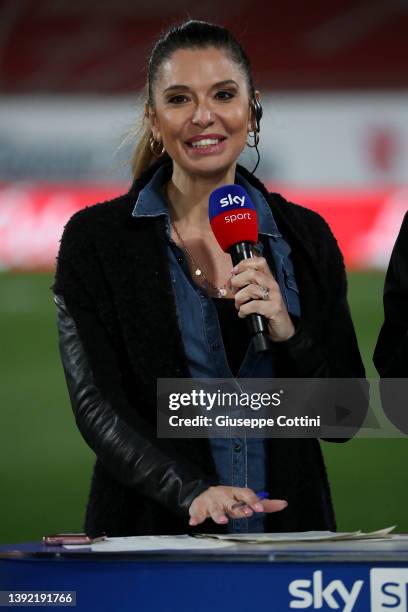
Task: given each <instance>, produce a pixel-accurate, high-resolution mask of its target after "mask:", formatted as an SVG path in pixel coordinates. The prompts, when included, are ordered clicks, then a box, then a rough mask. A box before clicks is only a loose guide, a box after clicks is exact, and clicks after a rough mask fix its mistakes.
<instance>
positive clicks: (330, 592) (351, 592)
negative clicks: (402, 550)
mask: <svg viewBox="0 0 408 612" xmlns="http://www.w3.org/2000/svg"><path fill="white" fill-rule="evenodd" d="M363 585H364V580H355V581H354V582H353V583H352V585H351V586H346V585H345V584H344V582H343V581H342V580H331V581H329V582H327V583H325V582H324V576H323V572H322V571H320V570H316V571H314V572H313V576H312V579H311V580H310V579H301V580H292V582H290V583H289V594H290V595H291V596H292V599H291V600H290V602H289V607H290V608H291V609H297V610H307V609H309V610H341V612H353V610H354V609H355V605H356V603H357V601H358V600H359V598H360V599H362V597H361V592H362V587H363ZM407 591H408V568H403V567H395V568H388V567H387V568H381V567H378V568H373V569H371V570H370V602H363V601H361V602H359V603H365V604H368V605H370V607H367V605H366V606H365V607H364V608H360V606H359V609H364V610H371V612H385V610H388V611H389V610H392V612H407Z"/></svg>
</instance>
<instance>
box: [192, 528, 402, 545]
mask: <svg viewBox="0 0 408 612" xmlns="http://www.w3.org/2000/svg"><path fill="white" fill-rule="evenodd" d="M393 529H395V525H393V526H392V527H386V528H385V529H379V530H378V531H371V532H369V533H364V532H362V531H361V530H359V531H345V532H335V531H291V532H286V533H228V534H227V533H225V534H224V533H223V534H218V533H214V534H205V533H203V534H201V533H200V534H197V535H196V536H195V537H196V538H200V539H201V538H203V539H207V538H208V539H211V538H213V539H216V540H221V541H227V542H235V543H236V542H249V543H251V544H268V543H273V544H277V543H279V542H325V541H327V542H333V541H337V540H366V539H374V538H376V539H385V538H387V539H388V538H390V537H392V536H391V535H389V534H390V533H391V531H392V530H393Z"/></svg>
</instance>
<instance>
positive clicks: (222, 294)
mask: <svg viewBox="0 0 408 612" xmlns="http://www.w3.org/2000/svg"><path fill="white" fill-rule="evenodd" d="M226 295H227V290H226V289H225V288H224V287H220V288H219V289H218V296H217V297H220V298H222V297H225V296H226Z"/></svg>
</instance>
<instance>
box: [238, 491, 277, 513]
mask: <svg viewBox="0 0 408 612" xmlns="http://www.w3.org/2000/svg"><path fill="white" fill-rule="evenodd" d="M257 496H258V497H259V499H267V498H268V497H269V493H267V492H266V491H259V493H257ZM246 505H247V503H246V502H244V501H240V502H237V503H236V504H234V505H233V506H231V510H235V509H237V508H243V506H246Z"/></svg>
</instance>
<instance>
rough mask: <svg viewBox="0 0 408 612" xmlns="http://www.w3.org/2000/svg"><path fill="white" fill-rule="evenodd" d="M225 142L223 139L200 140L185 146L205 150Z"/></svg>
mask: <svg viewBox="0 0 408 612" xmlns="http://www.w3.org/2000/svg"><path fill="white" fill-rule="evenodd" d="M223 140H225V138H202V139H201V140H196V141H194V142H187V143H186V144H187V146H188V147H191V148H194V149H205V148H206V147H213V146H214V145H217V144H219V143H220V142H222V141H223Z"/></svg>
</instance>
